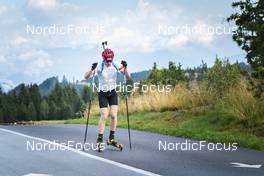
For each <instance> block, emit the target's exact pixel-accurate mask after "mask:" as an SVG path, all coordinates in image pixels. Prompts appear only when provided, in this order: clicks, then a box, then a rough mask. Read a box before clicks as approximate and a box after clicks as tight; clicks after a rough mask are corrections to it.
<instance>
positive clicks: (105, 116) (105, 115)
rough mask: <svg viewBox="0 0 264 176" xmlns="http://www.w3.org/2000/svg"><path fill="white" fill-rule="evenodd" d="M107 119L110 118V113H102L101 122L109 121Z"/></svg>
mask: <svg viewBox="0 0 264 176" xmlns="http://www.w3.org/2000/svg"><path fill="white" fill-rule="evenodd" d="M107 117H108V113H102V114H101V120H104V121H105V120H106V119H107Z"/></svg>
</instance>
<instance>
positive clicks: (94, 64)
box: [91, 62, 98, 71]
mask: <svg viewBox="0 0 264 176" xmlns="http://www.w3.org/2000/svg"><path fill="white" fill-rule="evenodd" d="M97 64H98V63H97V62H95V63H93V65H92V68H91V70H92V71H94V69H96V67H97Z"/></svg>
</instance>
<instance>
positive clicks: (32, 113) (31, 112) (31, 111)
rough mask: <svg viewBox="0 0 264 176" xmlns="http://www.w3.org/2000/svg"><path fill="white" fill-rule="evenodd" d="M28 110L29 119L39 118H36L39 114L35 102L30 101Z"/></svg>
mask: <svg viewBox="0 0 264 176" xmlns="http://www.w3.org/2000/svg"><path fill="white" fill-rule="evenodd" d="M27 112H28V114H27V118H28V119H29V120H37V118H36V116H37V112H36V108H35V106H34V104H33V103H32V102H30V103H29V105H28V111H27Z"/></svg>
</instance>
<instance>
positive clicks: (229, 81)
mask: <svg viewBox="0 0 264 176" xmlns="http://www.w3.org/2000/svg"><path fill="white" fill-rule="evenodd" d="M240 76H241V75H240V67H239V64H238V63H235V64H230V63H229V61H228V60H220V59H219V58H216V60H215V63H214V66H213V67H212V68H211V69H210V70H209V71H208V73H207V76H206V77H207V84H208V87H209V88H212V90H214V91H216V93H217V94H218V95H219V97H221V96H223V95H224V93H225V92H226V91H229V89H230V88H231V87H233V86H234V85H236V84H237V83H238V81H239V78H240Z"/></svg>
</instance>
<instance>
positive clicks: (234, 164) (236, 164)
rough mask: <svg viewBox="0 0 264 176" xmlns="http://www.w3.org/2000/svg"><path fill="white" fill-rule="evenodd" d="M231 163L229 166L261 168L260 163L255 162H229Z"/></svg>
mask: <svg viewBox="0 0 264 176" xmlns="http://www.w3.org/2000/svg"><path fill="white" fill-rule="evenodd" d="M230 164H232V166H231V167H243V168H255V169H259V168H261V166H262V165H261V164H255V165H252V164H245V163H236V162H234V163H230Z"/></svg>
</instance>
